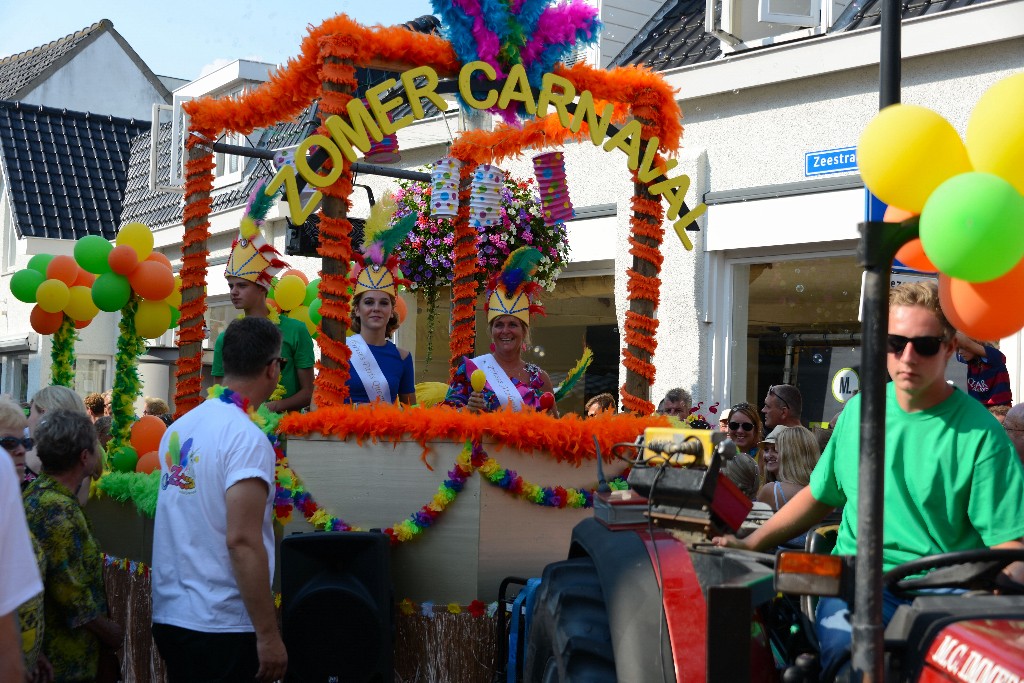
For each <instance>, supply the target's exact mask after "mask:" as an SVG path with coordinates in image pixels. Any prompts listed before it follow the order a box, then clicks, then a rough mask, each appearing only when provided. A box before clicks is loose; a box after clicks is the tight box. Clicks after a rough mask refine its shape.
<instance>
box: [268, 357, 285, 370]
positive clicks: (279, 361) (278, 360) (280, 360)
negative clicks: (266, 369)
mask: <svg viewBox="0 0 1024 683" xmlns="http://www.w3.org/2000/svg"><path fill="white" fill-rule="evenodd" d="M271 363H277V364H278V366H280V368H281V371H282V372H284V369H285V368H286V367H288V359H287V358H282V357H280V356H278V357H277V358H271V359H270V360H268V361H267V365H270V364H271Z"/></svg>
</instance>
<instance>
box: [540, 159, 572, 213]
mask: <svg viewBox="0 0 1024 683" xmlns="http://www.w3.org/2000/svg"><path fill="white" fill-rule="evenodd" d="M533 171H534V174H535V175H536V176H537V187H538V189H539V190H540V202H541V207H542V209H543V210H544V224H545V225H549V226H550V225H554V224H555V223H558V222H559V221H567V220H570V219H572V217H573V216H575V215H576V213H575V211H573V208H572V201H571V200H570V199H569V186H568V184H567V183H566V181H565V156H564V155H563V154H562V153H561V152H547V153H545V154H538V155H537V156H535V157H534V158H533Z"/></svg>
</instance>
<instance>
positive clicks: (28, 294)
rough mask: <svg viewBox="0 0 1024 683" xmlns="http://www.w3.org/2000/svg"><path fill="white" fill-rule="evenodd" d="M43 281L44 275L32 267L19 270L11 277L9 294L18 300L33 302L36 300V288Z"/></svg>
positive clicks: (27, 302) (44, 279)
mask: <svg viewBox="0 0 1024 683" xmlns="http://www.w3.org/2000/svg"><path fill="white" fill-rule="evenodd" d="M45 281H46V276H45V275H43V274H42V273H40V272H39V271H38V270H34V269H32V268H26V269H25V270H19V271H18V272H17V273H15V274H14V276H13V277H12V278H11V294H13V295H14V298H15V299H17V300H18V301H23V302H25V303H26V304H34V303H35V302H36V289H38V287H39V285H41V284H43V282H45Z"/></svg>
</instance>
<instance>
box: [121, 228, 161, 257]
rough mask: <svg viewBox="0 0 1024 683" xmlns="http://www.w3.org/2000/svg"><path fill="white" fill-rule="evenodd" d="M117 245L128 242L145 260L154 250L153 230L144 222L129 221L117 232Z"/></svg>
mask: <svg viewBox="0 0 1024 683" xmlns="http://www.w3.org/2000/svg"><path fill="white" fill-rule="evenodd" d="M116 241H117V246H121V245H122V244H127V245H128V246H129V247H131V248H132V249H134V250H135V253H136V254H138V255H139V261H145V260H146V257H147V256H149V255H150V253H151V252H152V251H153V231H152V230H150V229H149V226H148V225H145V224H143V223H128V224H127V225H125V226H124V227H123V228H121V229H120V230H119V231H118V232H117V240H116Z"/></svg>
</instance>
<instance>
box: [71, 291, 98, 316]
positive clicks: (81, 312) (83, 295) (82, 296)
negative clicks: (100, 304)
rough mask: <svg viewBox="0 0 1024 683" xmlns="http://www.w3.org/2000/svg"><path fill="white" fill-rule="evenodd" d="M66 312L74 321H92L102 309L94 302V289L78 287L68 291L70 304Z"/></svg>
mask: <svg viewBox="0 0 1024 683" xmlns="http://www.w3.org/2000/svg"><path fill="white" fill-rule="evenodd" d="M64 312H65V313H67V314H68V316H69V317H70V318H71V319H72V320H92V319H93V318H95V317H96V314H97V313H99V312H100V309H99V308H97V307H96V304H95V303H93V300H92V289H91V288H90V287H83V286H82V285H78V286H75V287H72V288H70V289H69V290H68V303H67V305H66V306H64Z"/></svg>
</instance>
